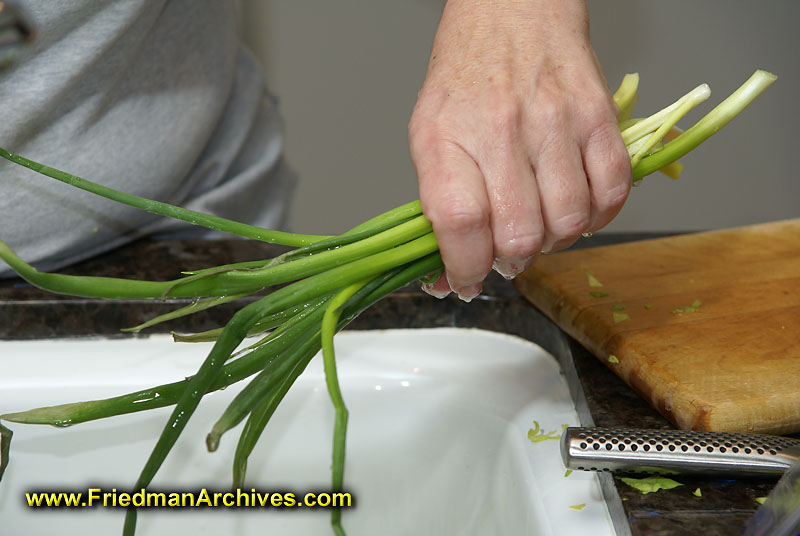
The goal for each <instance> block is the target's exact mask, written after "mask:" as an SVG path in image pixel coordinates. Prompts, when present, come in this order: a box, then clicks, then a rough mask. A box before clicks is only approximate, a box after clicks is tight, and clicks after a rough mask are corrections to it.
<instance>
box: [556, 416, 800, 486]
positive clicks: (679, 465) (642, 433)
mask: <svg viewBox="0 0 800 536" xmlns="http://www.w3.org/2000/svg"><path fill="white" fill-rule="evenodd" d="M561 457H562V459H563V460H564V465H565V466H566V467H567V468H568V469H573V470H581V471H613V472H635V473H667V472H672V471H674V472H679V473H690V474H726V475H748V474H749V475H753V474H759V475H765V474H775V475H779V474H782V473H783V472H784V471H786V470H787V469H789V467H790V466H791V465H792V463H794V462H795V461H796V460H798V459H799V458H800V440H799V439H792V438H788V437H781V436H771V435H757V434H730V433H723V432H685V431H681V430H635V429H624V428H576V427H571V428H567V429H566V430H564V434H563V435H562V436H561Z"/></svg>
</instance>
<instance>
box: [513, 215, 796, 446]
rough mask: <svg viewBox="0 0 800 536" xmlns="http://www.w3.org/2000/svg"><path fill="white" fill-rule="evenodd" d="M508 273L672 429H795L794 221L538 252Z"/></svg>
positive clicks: (517, 284)
mask: <svg viewBox="0 0 800 536" xmlns="http://www.w3.org/2000/svg"><path fill="white" fill-rule="evenodd" d="M590 276H591V277H590ZM592 279H595V280H596V281H592ZM515 282H516V286H517V289H519V291H520V292H521V293H522V294H524V295H525V296H526V297H527V298H528V299H529V300H530V301H531V302H532V303H533V304H534V305H536V306H537V307H538V308H539V309H541V310H542V311H543V312H544V313H545V314H546V315H547V316H549V317H550V318H551V319H552V320H553V321H554V322H556V323H557V324H558V325H559V326H560V327H561V328H562V329H563V330H564V331H566V332H567V333H569V334H570V335H571V336H572V337H574V338H575V339H576V340H578V341H579V342H580V343H581V344H583V345H584V346H585V347H586V348H587V349H588V350H589V351H591V352H592V353H593V354H595V355H596V356H597V357H598V358H599V359H600V360H601V361H603V362H605V363H606V365H607V366H608V367H609V368H610V369H611V370H613V371H614V372H615V373H616V374H617V375H618V376H619V377H620V378H622V379H623V380H624V381H625V382H626V383H627V384H628V385H629V386H630V387H632V388H633V389H634V390H636V391H637V392H638V393H639V394H640V395H641V396H642V397H643V398H645V399H646V400H647V401H648V402H650V404H652V405H653V407H655V408H656V409H657V410H658V411H660V412H661V414H663V415H664V416H665V417H666V418H667V419H669V420H670V421H671V422H672V423H674V424H675V425H676V426H678V427H680V428H682V429H686V430H689V429H692V430H708V431H736V432H764V433H791V432H797V431H800V219H796V220H788V221H781V222H775V223H767V224H762V225H753V226H748V227H741V228H737V229H726V230H722V231H711V232H704V233H696V234H689V235H681V236H676V237H669V238H660V239H655V240H646V241H641V242H632V243H627V244H620V245H614V246H604V247H597V248H591V249H584V250H576V251H567V252H562V253H557V254H554V255H545V256H542V257H540V258H539V259H538V260H537V261H536V262H535V263H534V265H533V266H532V267H531V268H530V269H529V270H528V271H526V272H525V273H524V274H521V275H520V276H518V277H517V278H516V280H515ZM590 283H593V284H595V285H597V284H598V283H599V284H602V286H591V284H590ZM590 292H592V293H595V295H592V294H590ZM603 294H607V296H603ZM623 308H624V309H623ZM612 356H614V357H612Z"/></svg>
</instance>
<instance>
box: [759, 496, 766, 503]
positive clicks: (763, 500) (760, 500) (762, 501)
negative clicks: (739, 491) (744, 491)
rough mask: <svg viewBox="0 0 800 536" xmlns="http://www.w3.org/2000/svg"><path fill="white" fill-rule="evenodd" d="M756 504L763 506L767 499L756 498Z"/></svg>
mask: <svg viewBox="0 0 800 536" xmlns="http://www.w3.org/2000/svg"><path fill="white" fill-rule="evenodd" d="M756 502H757V503H758V504H764V503H765V502H767V498H766V497H756Z"/></svg>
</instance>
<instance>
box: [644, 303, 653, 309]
mask: <svg viewBox="0 0 800 536" xmlns="http://www.w3.org/2000/svg"><path fill="white" fill-rule="evenodd" d="M644 308H645V309H647V310H648V311H649V310H650V309H652V308H653V304H652V303H645V304H644Z"/></svg>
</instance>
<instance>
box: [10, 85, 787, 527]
mask: <svg viewBox="0 0 800 536" xmlns="http://www.w3.org/2000/svg"><path fill="white" fill-rule="evenodd" d="M775 79H776V77H775V76H774V75H772V74H770V73H767V72H765V71H760V70H759V71H756V72H755V74H753V76H752V77H751V78H750V79H749V80H747V82H745V83H744V84H743V85H742V86H741V87H740V88H739V89H737V90H736V91H735V92H734V93H733V94H732V95H731V96H730V97H728V98H727V99H726V100H725V101H723V102H722V103H721V104H719V105H718V106H717V107H716V108H714V109H713V110H712V111H711V112H710V113H708V115H706V116H705V117H703V118H702V119H701V120H700V121H698V122H697V123H696V124H695V125H694V126H692V127H691V128H689V129H688V130H686V131H685V132H681V131H680V130H678V129H677V128H676V127H675V125H676V123H677V122H678V120H679V119H680V118H682V117H683V116H684V115H685V114H686V113H687V112H688V111H689V110H690V109H691V108H693V107H694V106H696V105H697V104H699V103H700V102H702V101H704V100H706V99H707V98H708V97H709V95H710V91H709V89H708V86H706V85H702V86H699V87H698V88H696V89H695V90H693V91H691V92H690V93H688V94H687V95H685V96H684V97H682V98H681V99H679V100H678V101H676V102H675V103H674V104H672V105H671V106H669V107H667V108H665V109H663V110H661V111H659V112H658V113H656V114H653V115H651V116H650V117H647V118H645V119H631V115H632V112H633V108H634V106H635V104H636V100H637V90H638V76H637V75H627V76H625V78H624V79H623V81H622V84H621V85H620V88H619V89H618V90H617V92H616V93H615V94H614V100H615V101H616V103H617V105H618V106H619V108H620V123H619V124H620V132H621V135H622V138H623V140H624V142H625V144H626V146H627V147H628V151H629V154H630V157H631V164H632V169H633V180H634V181H635V182H638V181H639V180H641V179H642V177H644V176H646V175H649V174H650V173H653V172H654V171H657V170H661V171H663V172H664V173H666V174H667V175H669V176H671V177H673V178H677V176H678V175H679V174H680V171H681V167H680V164H679V163H677V159H678V158H680V157H682V156H683V155H685V154H686V153H688V152H689V151H691V150H692V149H694V148H695V147H697V146H698V145H699V144H700V143H702V142H703V141H705V140H706V139H707V138H709V137H710V136H711V135H712V134H714V133H715V132H717V131H718V130H719V129H720V128H722V127H723V126H724V125H725V124H727V123H728V122H729V121H730V120H731V119H733V117H735V116H736V115H737V114H738V113H739V112H741V111H742V110H743V109H744V108H745V107H746V106H747V105H749V104H750V102H752V101H753V100H754V99H755V98H756V97H757V96H758V95H759V94H760V93H761V92H762V91H763V90H764V89H766V88H767V87H768V86H769V85H770V84H771V83H772V82H774V81H775ZM0 156H2V157H3V158H6V159H8V160H10V161H12V162H15V163H17V164H19V165H22V166H25V167H27V168H30V169H32V170H34V171H37V172H39V173H41V174H43V175H46V176H48V177H51V178H53V179H56V180H59V181H62V182H65V183H67V184H70V185H72V186H75V187H78V188H81V189H83V190H86V191H88V192H91V193H93V194H96V195H100V196H103V197H106V198H108V199H111V200H113V201H117V202H119V203H124V204H127V205H130V206H133V207H136V208H140V209H143V210H146V211H149V212H151V213H154V214H159V215H162V216H168V217H171V218H176V219H179V220H183V221H187V222H190V223H193V224H196V225H202V226H205V227H208V228H210V229H215V230H219V231H223V232H226V233H230V234H233V235H237V236H241V237H245V238H252V239H255V240H260V241H264V242H269V243H272V244H282V245H286V246H293V247H294V249H292V250H290V251H289V252H287V253H284V254H282V255H279V256H277V257H275V258H272V259H266V260H260V261H250V262H241V263H236V264H229V265H224V266H217V267H213V268H207V269H203V270H197V271H193V272H184V276H183V277H181V278H178V279H175V280H172V281H164V282H156V281H138V280H127V279H116V278H106V277H86V276H72V275H59V274H51V273H42V272H39V271H37V270H36V269H34V268H33V267H31V266H30V265H28V264H26V263H25V262H24V261H23V260H22V259H20V258H19V257H18V256H17V255H16V254H15V253H14V252H13V251H12V250H11V249H10V248H9V247H8V246H7V245H6V244H5V243H3V242H0V258H2V259H3V260H4V261H5V262H6V263H8V264H9V265H10V266H11V267H12V268H13V269H14V270H15V271H16V272H17V273H18V274H19V275H20V276H22V277H23V278H25V279H26V280H27V281H28V282H30V283H31V284H33V285H35V286H37V287H40V288H42V289H45V290H48V291H51V292H56V293H62V294H71V295H74V296H82V297H91V298H107V299H155V300H168V299H170V298H194V299H195V300H194V301H193V302H192V303H191V304H190V305H187V306H185V307H181V308H178V309H176V310H174V311H172V312H170V313H168V314H164V315H161V316H158V317H156V318H153V319H152V320H150V321H148V322H146V323H144V324H142V325H140V326H136V327H134V328H130V329H129V330H130V331H139V330H141V329H144V328H146V327H149V326H152V325H154V324H157V323H160V322H164V321H168V320H171V319H174V318H177V317H180V316H184V315H189V314H192V313H196V312H199V311H202V310H204V309H208V308H210V307H214V306H216V305H219V304H222V303H225V302H229V301H232V300H235V299H237V298H240V297H244V296H248V295H251V294H255V293H258V292H260V291H262V290H264V289H266V288H268V287H271V286H273V285H277V284H281V283H288V282H290V281H294V282H293V283H291V284H289V285H287V286H283V287H281V288H279V289H278V290H274V291H273V292H271V293H269V294H267V295H265V296H263V297H259V298H258V299H256V300H255V301H253V302H251V303H249V304H248V305H246V306H244V307H242V308H241V309H240V310H239V311H238V312H237V313H236V314H235V315H234V316H233V317H232V318H231V320H230V321H229V322H228V324H227V325H226V326H224V328H219V329H215V330H211V331H206V332H203V333H196V334H192V335H183V336H179V335H175V338H176V340H178V341H215V343H214V346H213V348H212V349H211V351H210V353H209V354H208V357H207V358H206V359H205V361H204V362H203V364H202V365H201V366H200V368H199V369H198V370H197V372H196V373H195V374H194V375H193V376H191V377H189V378H186V379H182V380H179V381H175V382H172V383H168V384H164V385H158V386H156V387H152V388H150V389H144V390H141V391H136V392H133V393H128V394H125V395H121V396H116V397H112V398H108V399H104V400H93V401H88V402H77V403H70V404H63V405H58V406H52V407H44V408H37V409H32V410H29V411H25V412H21V413H8V414H4V415H0V419H3V420H6V421H12V422H18V423H26V424H49V425H56V426H65V425H70V424H77V423H82V422H86V421H91V420H94V419H101V418H105V417H111V416H115V415H122V414H125V413H132V412H137V411H144V410H148V409H153V408H159V407H163V406H169V405H174V406H175V408H174V410H173V411H172V414H171V415H170V417H169V420H168V421H167V423H166V425H165V426H164V430H163V431H162V433H161V436H160V437H159V438H158V441H157V443H156V445H155V447H154V449H153V451H152V453H151V454H150V457H149V459H148V460H147V462H146V464H145V466H144V468H143V469H142V471H141V474H140V475H139V478H138V480H137V482H136V484H135V486H134V489H140V488H145V487H147V486H148V485H149V483H150V482H151V481H152V479H153V477H154V476H155V474H156V472H157V471H158V470H159V468H160V467H161V464H162V463H163V462H164V460H165V458H166V456H167V455H168V453H169V452H170V450H171V449H172V447H173V445H174V444H175V442H176V440H177V439H178V437H179V436H180V434H181V432H182V431H183V429H184V427H185V426H186V424H187V422H188V420H189V419H190V418H191V416H192V414H193V413H194V411H195V409H196V408H197V406H198V404H199V403H200V401H201V399H202V398H203V396H204V395H206V394H207V393H210V392H212V391H216V390H218V389H224V388H225V387H227V386H228V385H231V384H233V383H235V382H238V381H240V380H243V379H244V378H247V377H250V376H254V377H253V379H252V380H251V381H250V383H248V384H247V385H246V386H245V387H244V388H243V389H242V390H241V392H240V393H239V394H238V395H237V396H236V397H235V399H234V400H233V401H232V402H231V403H230V405H229V406H228V408H227V409H226V410H225V412H224V413H223V414H222V415H221V416H220V418H219V420H218V421H217V422H216V423H214V425H213V426H212V428H211V431H210V432H209V434H208V436H207V438H206V444H207V446H208V449H209V450H210V451H214V450H216V448H217V446H218V445H219V441H220V438H221V437H222V435H223V434H224V433H225V432H227V431H228V430H230V429H231V428H233V427H235V426H236V425H238V424H239V423H241V422H242V421H244V420H245V419H246V422H245V425H244V427H243V429H242V432H241V435H240V436H239V440H238V444H237V447H236V452H235V455H234V460H233V486H234V487H235V488H241V487H243V486H244V481H245V474H246V470H247V460H248V457H249V456H250V453H251V452H252V450H253V447H254V446H255V444H256V442H257V441H258V439H259V437H260V436H261V434H262V432H263V431H264V428H265V427H266V425H267V423H268V422H269V420H270V417H271V416H272V415H273V413H274V412H275V410H276V408H277V407H278V405H279V404H280V402H281V400H282V399H283V397H284V396H285V395H286V393H287V391H288V390H289V389H290V388H291V386H292V384H293V383H294V381H295V380H296V379H297V377H298V376H299V375H300V374H301V373H302V372H303V370H304V369H305V368H306V366H307V365H308V363H309V361H310V360H311V359H312V358H313V357H314V356H315V355H316V354H317V352H318V351H319V350H320V349H322V358H323V361H324V370H325V375H326V383H327V387H328V391H329V393H330V397H331V400H332V402H333V405H334V407H335V416H336V417H335V424H334V433H333V465H332V473H333V477H332V490H333V491H334V492H338V491H341V490H342V488H343V479H344V461H345V433H346V428H347V418H348V413H347V409H346V406H345V403H344V400H343V397H342V394H341V391H340V388H339V384H338V380H337V374H336V363H335V357H334V347H333V336H334V334H335V333H336V332H338V331H339V330H341V329H342V328H344V327H345V326H346V325H347V324H348V323H349V322H350V321H352V320H353V319H354V318H356V317H357V316H358V315H359V314H360V313H361V312H362V311H364V310H365V309H367V308H368V307H369V306H370V305H372V304H373V303H375V302H376V301H377V300H380V299H381V298H382V297H384V296H386V295H387V294H389V293H391V292H393V291H394V290H397V289H399V288H401V287H403V286H405V285H407V284H408V283H411V282H413V281H415V280H422V281H423V282H432V281H435V279H436V278H437V277H438V276H439V274H441V271H442V268H443V267H442V260H441V257H440V255H439V252H438V245H437V242H436V237H435V236H434V234H433V231H432V228H431V224H430V222H429V221H428V220H427V219H426V218H425V217H424V216H423V215H422V211H421V209H420V204H419V202H418V201H414V202H412V203H408V204H406V205H402V206H400V207H398V208H395V209H393V210H390V211H388V212H386V213H384V214H382V215H380V216H377V217H375V218H373V219H371V220H368V221H366V222H364V223H363V224H361V225H359V226H357V227H355V228H353V229H351V230H350V231H348V232H346V233H344V234H342V235H338V236H314V235H300V234H291V233H284V232H277V231H271V230H267V229H262V228H259V227H254V226H251V225H247V224H243V223H238V222H234V221H230V220H226V219H224V218H219V217H216V216H211V215H207V214H202V213H198V212H194V211H191V210H186V209H183V208H180V207H176V206H172V205H168V204H166V203H160V202H157V201H152V200H148V199H143V198H140V197H137V196H134V195H130V194H126V193H122V192H118V191H115V190H112V189H110V188H107V187H104V186H101V185H99V184H95V183H92V182H90V181H87V180H85V179H81V178H79V177H76V176H74V175H71V174H69V173H65V172H63V171H59V170H57V169H53V168H51V167H48V166H45V165H42V164H38V163H36V162H33V161H31V160H28V159H26V158H24V157H22V156H19V155H16V154H13V153H11V152H9V151H6V150H5V149H0ZM248 337H260V338H259V339H257V340H256V342H252V343H250V344H249V345H248V346H246V348H244V349H241V348H240V346H242V343H243V341H245V339H246V338H248ZM248 342H249V341H248ZM0 435H1V436H2V437H0V440H2V443H0V445H1V446H2V448H0V450H2V456H3V459H2V460H0V477H1V476H2V469H4V468H5V466H6V464H7V463H8V448H7V447H8V443H9V441H10V439H11V431H10V430H8V429H7V428H5V427H3V426H2V425H0ZM331 524H332V527H333V530H334V532H335V533H336V534H344V530H343V529H342V525H341V511H340V510H339V509H334V510H333V511H332V513H331ZM135 526H136V509H135V508H134V507H131V508H129V509H128V510H127V512H126V516H125V523H124V530H123V534H124V535H126V536H132V535H133V534H134V531H135Z"/></svg>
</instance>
